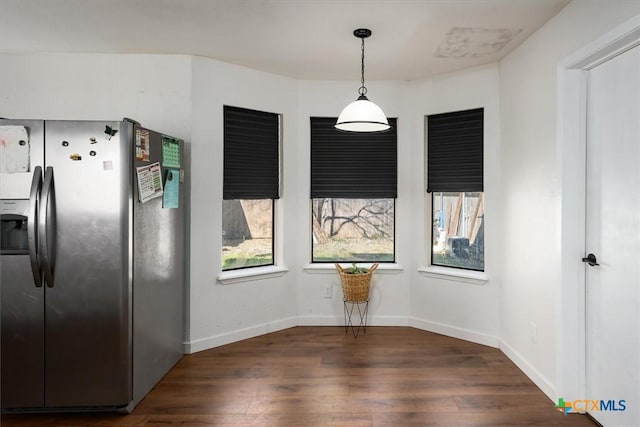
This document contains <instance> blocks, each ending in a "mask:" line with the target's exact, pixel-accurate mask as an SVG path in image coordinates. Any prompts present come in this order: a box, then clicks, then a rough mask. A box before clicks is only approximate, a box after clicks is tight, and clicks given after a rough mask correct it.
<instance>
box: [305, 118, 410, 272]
mask: <svg viewBox="0 0 640 427" xmlns="http://www.w3.org/2000/svg"><path fill="white" fill-rule="evenodd" d="M335 122H336V119H335V118H327V117H312V118H311V205H312V209H311V212H312V214H311V222H312V247H311V260H312V262H338V261H340V262H395V199H396V196H397V133H396V125H397V123H396V122H397V121H396V119H389V124H390V125H391V129H390V130H389V131H387V132H382V133H351V132H341V131H338V130H336V129H335V127H334V124H335Z"/></svg>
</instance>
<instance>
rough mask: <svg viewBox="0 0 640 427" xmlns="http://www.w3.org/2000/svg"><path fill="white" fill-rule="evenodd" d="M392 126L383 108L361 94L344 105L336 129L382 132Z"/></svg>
mask: <svg viewBox="0 0 640 427" xmlns="http://www.w3.org/2000/svg"><path fill="white" fill-rule="evenodd" d="M389 128H390V126H389V122H388V121H387V116H385V114H384V111H382V108H380V107H378V106H377V105H376V104H374V103H373V102H371V101H369V100H368V99H367V97H366V96H364V95H361V96H360V97H358V99H357V100H355V101H353V102H352V103H351V104H349V105H347V106H346V107H344V110H342V113H340V116H339V117H338V121H337V122H336V129H340V130H346V131H349V132H381V131H385V130H388V129H389Z"/></svg>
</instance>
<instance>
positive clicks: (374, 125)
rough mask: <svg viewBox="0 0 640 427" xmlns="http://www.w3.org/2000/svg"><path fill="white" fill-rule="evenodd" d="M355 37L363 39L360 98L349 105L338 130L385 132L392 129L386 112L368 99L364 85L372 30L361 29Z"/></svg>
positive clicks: (341, 117) (341, 116) (337, 127)
mask: <svg viewBox="0 0 640 427" xmlns="http://www.w3.org/2000/svg"><path fill="white" fill-rule="evenodd" d="M353 35H354V36H356V37H358V38H360V39H362V47H361V49H362V55H361V71H362V73H361V80H360V81H361V83H362V85H361V86H360V88H359V89H358V93H359V94H360V96H359V97H358V99H356V100H355V101H354V102H352V103H351V104H349V105H347V106H346V107H345V108H344V110H342V113H340V116H339V117H338V121H337V122H336V124H335V127H336V129H339V130H343V131H347V132H384V131H386V130H389V129H390V126H389V122H388V121H387V116H386V115H385V114H384V111H382V109H381V108H380V107H378V106H377V105H376V104H374V103H373V102H371V101H369V99H368V98H367V96H366V94H367V88H366V87H365V85H364V39H365V38H367V37H369V36H371V30H368V29H366V28H359V29H357V30H355V31H354V32H353Z"/></svg>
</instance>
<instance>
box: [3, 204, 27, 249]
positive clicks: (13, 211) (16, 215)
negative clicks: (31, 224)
mask: <svg viewBox="0 0 640 427" xmlns="http://www.w3.org/2000/svg"><path fill="white" fill-rule="evenodd" d="M28 212H29V200H0V253H2V254H3V255H20V254H28V253H29V247H28V235H27V222H28V221H29V216H28Z"/></svg>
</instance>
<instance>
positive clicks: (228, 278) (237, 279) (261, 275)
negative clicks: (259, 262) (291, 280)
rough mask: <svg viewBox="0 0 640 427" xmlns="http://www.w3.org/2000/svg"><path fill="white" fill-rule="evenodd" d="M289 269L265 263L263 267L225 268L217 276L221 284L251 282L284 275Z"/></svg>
mask: <svg viewBox="0 0 640 427" xmlns="http://www.w3.org/2000/svg"><path fill="white" fill-rule="evenodd" d="M288 272H289V269H288V268H286V267H282V266H279V265H267V266H264V267H248V268H241V269H238V270H227V271H223V272H222V273H220V275H219V276H218V277H217V279H216V280H217V281H218V283H220V284H221V285H231V284H233V283H244V282H253V281H256V280H264V279H272V278H274V277H280V276H284V275H285V274H287V273H288Z"/></svg>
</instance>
